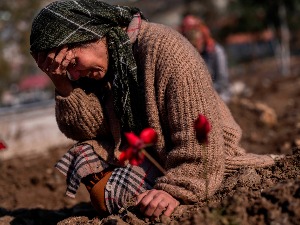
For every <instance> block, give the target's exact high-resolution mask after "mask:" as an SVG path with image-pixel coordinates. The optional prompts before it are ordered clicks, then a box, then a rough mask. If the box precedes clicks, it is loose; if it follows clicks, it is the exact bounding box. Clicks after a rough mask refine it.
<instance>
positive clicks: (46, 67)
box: [39, 49, 56, 74]
mask: <svg viewBox="0 0 300 225" xmlns="http://www.w3.org/2000/svg"><path fill="white" fill-rule="evenodd" d="M43 54H44V53H43V52H42V54H41V58H40V57H39V63H40V62H41V61H42V60H43V59H44V55H43ZM55 56H56V49H52V50H51V51H50V52H48V54H47V56H46V59H45V60H44V62H43V63H42V67H41V69H42V70H43V71H44V72H46V73H47V74H49V73H52V70H53V61H54V59H55Z"/></svg>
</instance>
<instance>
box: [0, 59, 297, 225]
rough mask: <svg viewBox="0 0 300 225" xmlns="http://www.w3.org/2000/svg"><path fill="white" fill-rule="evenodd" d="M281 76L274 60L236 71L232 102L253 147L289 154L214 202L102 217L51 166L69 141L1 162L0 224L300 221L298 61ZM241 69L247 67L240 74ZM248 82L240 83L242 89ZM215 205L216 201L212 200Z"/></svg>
mask: <svg viewBox="0 0 300 225" xmlns="http://www.w3.org/2000/svg"><path fill="white" fill-rule="evenodd" d="M297 61H299V59H293V62H294V63H293V67H292V72H293V74H292V75H290V76H287V77H280V76H279V75H278V73H277V72H276V64H275V63H274V61H272V60H266V61H260V62H259V63H252V64H251V65H242V66H240V67H239V68H235V69H233V70H232V71H231V72H232V84H234V85H233V86H234V88H235V89H234V90H235V92H236V93H237V94H236V96H235V97H234V98H233V99H232V101H231V102H230V103H229V104H228V105H229V107H230V109H231V111H232V113H233V115H234V117H235V118H236V120H237V122H238V123H239V124H240V125H241V127H242V129H243V130H244V136H243V140H242V145H243V146H244V147H245V148H246V149H248V151H250V152H255V153H272V154H285V155H286V157H285V158H284V159H282V160H280V161H279V162H277V164H276V165H274V166H272V167H270V168H265V169H244V170H241V171H239V172H238V173H237V174H234V175H233V176H231V177H229V178H228V179H227V180H226V181H225V182H224V188H223V189H222V190H223V191H222V192H220V193H217V195H216V198H215V199H212V200H216V199H217V200H218V201H217V204H216V203H210V204H208V205H205V206H204V207H198V206H181V207H180V208H178V210H177V211H176V212H175V213H174V215H173V217H172V218H169V219H168V218H160V219H158V220H156V221H149V220H147V219H144V218H143V217H141V216H140V215H139V214H138V213H137V215H134V214H132V213H131V212H128V213H127V214H124V216H123V219H120V218H119V217H116V216H110V217H107V218H104V219H103V218H98V217H97V215H96V213H95V211H94V210H93V209H92V207H91V206H90V204H89V197H88V195H87V192H86V190H85V189H84V188H83V187H82V188H80V191H79V193H78V196H77V198H76V199H75V200H73V199H70V198H68V197H65V196H64V191H65V181H64V177H62V176H61V175H60V174H59V173H58V172H57V171H55V170H54V169H53V165H54V163H55V162H56V161H57V159H58V158H59V157H60V156H61V155H62V154H63V153H64V151H65V150H66V149H67V147H68V146H62V147H61V148H59V149H51V150H50V151H49V153H48V154H47V155H44V156H40V155H33V156H31V157H30V158H16V159H13V160H8V161H4V162H0V171H1V173H0V187H1V191H0V224H12V225H35V224H42V225H50V224H51V225H52V224H57V223H59V224H60V225H66V224H77V225H81V224H132V225H136V224H173V225H175V224H178V225H179V224H180V225H181V224H184V225H188V224H195V225H201V224H210V225H214V224H216V225H219V224H220V225H221V224H222V225H230V224H231V225H235V224H243V225H248V224H253V225H254V224H255V225H260V224H261V225H263V224H272V225H273V224H274V225H275V224H285V225H289V224H300V222H299V221H300V169H299V165H300V164H299V163H300V100H299V99H300V98H299V97H300V88H299V87H300V70H299V69H300V66H299V63H297ZM241 71H242V72H241ZM241 87H242V88H241ZM212 202H215V201H212Z"/></svg>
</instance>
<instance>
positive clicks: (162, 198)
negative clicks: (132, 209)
mask: <svg viewBox="0 0 300 225" xmlns="http://www.w3.org/2000/svg"><path fill="white" fill-rule="evenodd" d="M137 205H139V206H140V210H141V212H142V213H144V215H146V216H149V217H150V216H154V217H158V216H160V215H161V214H164V215H166V216H170V215H171V214H172V213H173V211H174V210H175V208H176V207H177V206H178V205H179V202H178V201H177V200H176V199H175V198H173V197H172V196H171V195H170V194H168V193H167V192H165V191H162V190H156V189H152V190H149V191H146V192H144V193H142V194H140V195H138V196H137Z"/></svg>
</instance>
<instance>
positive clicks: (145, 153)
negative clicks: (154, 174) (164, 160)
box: [141, 148, 167, 175]
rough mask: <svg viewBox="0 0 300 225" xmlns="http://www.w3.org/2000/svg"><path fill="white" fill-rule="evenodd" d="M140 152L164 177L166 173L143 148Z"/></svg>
mask: <svg viewBox="0 0 300 225" xmlns="http://www.w3.org/2000/svg"><path fill="white" fill-rule="evenodd" d="M141 152H142V153H143V154H144V155H145V156H146V157H147V158H148V159H149V160H150V162H152V163H153V164H154V165H155V166H156V167H157V169H159V170H160V172H162V173H163V174H164V175H166V174H167V171H166V170H165V169H164V168H162V167H161V165H160V164H159V163H158V162H157V161H156V160H155V159H154V158H153V157H152V156H151V155H150V154H149V153H148V152H147V151H146V150H145V149H144V148H142V149H141Z"/></svg>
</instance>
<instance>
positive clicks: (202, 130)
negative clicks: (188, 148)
mask: <svg viewBox="0 0 300 225" xmlns="http://www.w3.org/2000/svg"><path fill="white" fill-rule="evenodd" d="M194 127H195V130H196V137H197V140H198V141H199V143H201V144H203V143H208V133H209V132H210V130H211V126H210V124H209V122H208V120H207V118H206V117H205V116H204V115H202V114H199V116H198V118H197V119H196V120H195V124H194Z"/></svg>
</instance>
